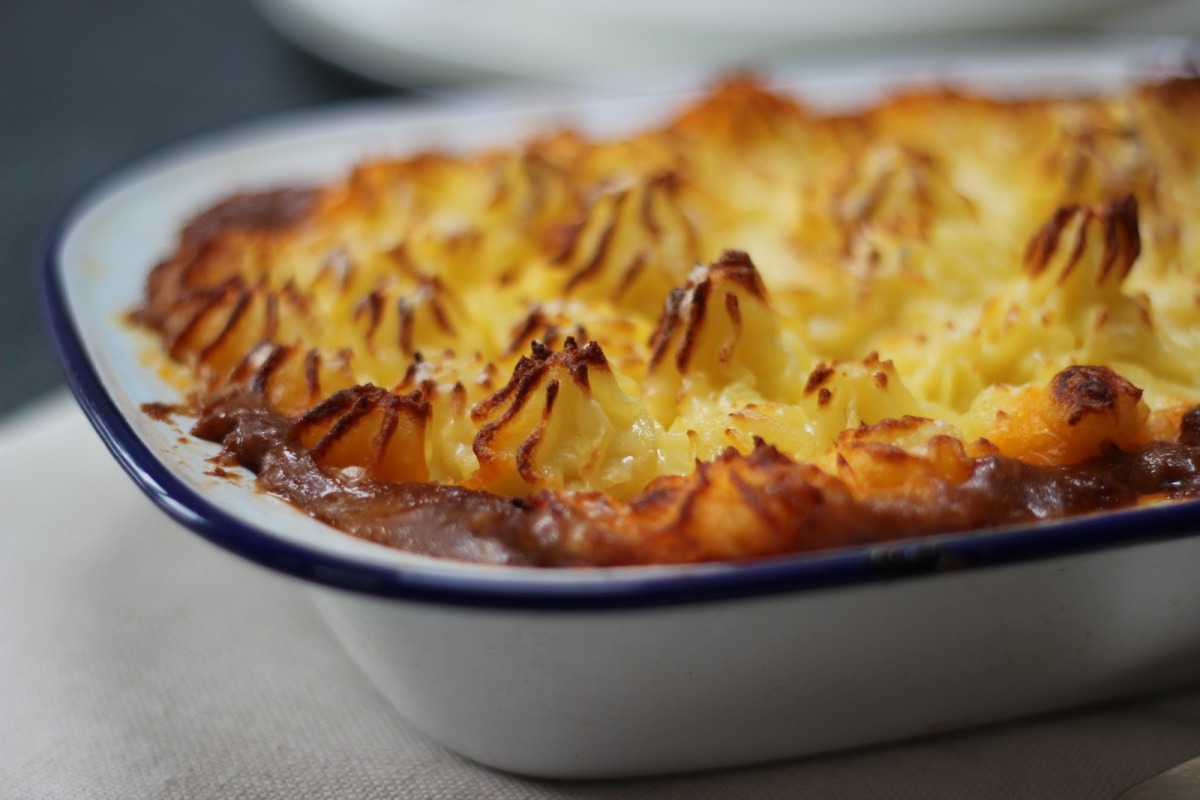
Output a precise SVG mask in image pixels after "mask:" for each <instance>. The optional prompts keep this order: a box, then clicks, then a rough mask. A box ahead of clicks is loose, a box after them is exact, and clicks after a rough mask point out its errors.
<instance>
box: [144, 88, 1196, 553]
mask: <svg viewBox="0 0 1200 800" xmlns="http://www.w3.org/2000/svg"><path fill="white" fill-rule="evenodd" d="M1198 129H1200V81H1197V80H1193V79H1178V80H1172V81H1169V82H1166V83H1161V84H1155V85H1147V86H1141V87H1137V88H1132V89H1130V90H1128V91H1125V92H1124V93H1121V94H1117V95H1113V96H1107V97H1099V98H1069V99H1039V100H1027V101H1005V102H1001V101H996V100H990V99H986V98H983V97H977V96H972V95H967V94H961V93H956V92H953V91H950V90H932V91H921V92H912V93H908V94H904V95H899V96H896V97H894V98H892V99H889V100H887V101H885V102H883V103H881V104H879V105H877V106H875V107H873V108H868V109H864V110H862V111H861V112H860V113H857V114H853V115H846V116H832V115H828V114H823V113H820V112H818V111H816V110H813V109H810V108H808V107H806V106H805V105H804V104H803V103H802V102H800V101H798V100H796V99H793V98H791V97H789V96H786V95H783V94H779V93H774V92H771V91H768V90H767V89H765V88H764V87H763V86H762V85H760V84H759V83H757V82H755V81H754V80H753V79H749V78H734V79H730V80H727V81H725V82H723V83H721V84H720V85H718V86H716V87H715V88H714V89H713V90H712V91H711V92H710V93H708V94H707V95H706V96H705V97H703V98H702V99H700V100H699V101H697V102H695V103H694V104H693V105H691V106H690V107H688V108H686V109H685V110H683V111H682V112H681V113H679V114H678V115H677V116H675V117H674V118H673V119H671V120H670V121H669V122H667V123H666V124H664V125H662V126H661V127H658V128H654V129H651V130H646V131H643V132H640V133H636V134H633V135H630V136H628V137H626V138H622V139H616V140H596V139H591V138H588V137H586V136H584V135H582V134H580V133H578V132H575V131H570V130H559V131H553V132H547V133H546V134H545V135H544V136H542V137H541V138H538V139H535V140H533V141H530V142H526V143H524V144H520V145H514V146H513V147H511V148H510V149H505V150H496V151H490V152H483V153H474V154H469V155H451V154H448V153H436V152H430V153H420V154H417V155H413V156H409V157H404V158H397V159H393V160H374V161H370V162H366V163H363V164H362V165H360V166H359V167H358V168H356V169H355V170H354V171H353V172H352V173H351V174H349V175H348V176H346V177H345V178H344V179H343V180H340V181H337V182H334V183H332V184H330V185H328V186H324V187H321V188H319V189H316V190H311V191H298V190H281V191H278V192H273V193H266V194H259V195H239V196H234V197H232V198H230V199H228V200H226V201H225V202H223V203H222V204H220V205H218V206H216V207H215V208H213V209H211V210H210V211H208V212H206V213H205V214H203V215H201V216H200V217H198V218H197V219H196V220H195V221H193V222H192V223H191V224H190V225H189V226H188V227H187V228H186V229H185V230H184V231H183V233H182V234H181V236H180V239H179V243H178V247H177V248H176V250H175V252H174V253H172V254H171V255H170V256H169V257H168V258H167V259H166V260H164V261H163V262H162V263H161V264H160V265H159V266H157V267H156V268H155V269H154V270H153V272H152V273H151V275H150V277H149V280H148V282H147V289H146V296H145V300H144V303H143V305H142V306H141V308H139V309H138V310H137V311H136V312H135V318H136V319H137V320H138V321H139V322H140V323H141V324H143V325H145V326H148V327H149V328H151V329H153V330H154V331H156V332H157V333H158V334H159V335H160V336H161V339H162V341H163V343H164V346H165V348H166V351H167V352H168V353H169V355H170V357H171V358H173V359H175V360H176V361H179V362H181V363H182V364H184V365H186V366H187V367H188V368H190V372H191V374H192V375H193V376H194V384H193V385H192V387H191V390H192V391H193V393H194V397H195V403H194V409H195V410H203V409H206V408H207V409H212V408H214V407H216V406H219V405H220V404H221V403H228V402H229V400H230V398H240V399H239V401H238V402H239V403H240V405H241V407H243V408H249V407H253V408H254V409H255V413H260V414H262V413H267V414H271V415H274V416H276V417H278V418H280V419H282V420H285V421H287V423H288V424H287V426H286V427H285V428H281V429H280V430H281V431H283V432H281V433H280V434H279V436H280V437H282V438H283V439H288V440H289V441H291V442H292V444H293V445H295V446H297V447H299V448H300V451H302V452H303V453H304V454H306V457H309V458H311V459H312V460H313V462H314V464H315V466H316V468H318V469H320V470H321V471H322V473H323V474H324V475H325V476H326V477H328V478H329V479H330V480H333V481H335V482H340V483H339V485H341V486H350V484H352V483H354V482H356V481H358V482H362V481H372V482H374V483H373V484H372V485H375V484H388V485H392V484H395V485H407V484H413V483H421V484H430V485H433V484H436V485H445V486H457V487H460V488H461V490H463V492H465V493H466V494H462V495H454V496H455V497H458V498H460V499H459V500H455V501H454V502H460V500H461V497H466V496H471V497H474V496H483V495H487V496H495V497H500V498H509V499H510V500H511V502H512V503H515V507H516V508H518V509H520V510H522V512H523V513H525V512H527V513H529V514H533V515H534V516H536V517H537V519H531V520H527V522H526V523H522V524H524V525H525V527H524V528H521V530H523V531H526V533H525V534H521V535H522V536H525V537H526V538H529V537H530V536H532V534H530V533H529V531H534V530H535V528H536V526H537V525H538V524H541V525H542V526H543V528H546V527H547V526H548V525H549V523H546V522H545V520H555V521H556V522H555V523H554V526H557V527H554V526H550V527H554V530H555V531H556V533H555V535H554V537H552V538H553V539H554V542H555V544H554V547H555V548H556V551H555V552H557V553H559V554H563V553H565V554H567V555H565V556H563V557H562V558H561V559H559V560H562V561H566V562H571V561H572V560H581V561H584V562H589V563H610V562H611V563H617V562H625V561H690V560H705V559H713V558H738V557H745V556H752V555H765V554H772V553H780V552H792V551H796V550H802V549H811V548H812V547H820V546H830V545H835V544H844V543H852V542H856V541H872V540H877V539H880V538H886V537H887V536H891V535H904V534H907V533H913V532H927V531H932V530H954V529H958V528H970V527H980V526H983V525H989V524H1002V523H1005V522H1011V521H1022V520H1027V519H1036V518H1041V517H1044V516H1059V515H1062V514H1066V513H1080V512H1081V511H1087V510H1094V509H1096V508H1101V507H1108V506H1110V505H1113V504H1127V503H1129V502H1140V501H1145V500H1146V499H1147V498H1151V499H1152V498H1158V497H1165V496H1177V495H1179V494H1181V493H1188V492H1191V491H1192V489H1190V488H1188V487H1190V486H1191V484H1190V483H1188V481H1189V480H1191V477H1190V475H1191V473H1188V476H1189V477H1186V479H1185V478H1178V479H1167V478H1164V479H1163V480H1161V481H1159V483H1154V484H1153V485H1151V484H1149V483H1148V484H1146V485H1145V486H1142V485H1141V484H1139V488H1133V489H1129V487H1127V486H1126V487H1124V489H1129V492H1131V493H1127V494H1121V492H1120V491H1117V490H1113V491H1114V492H1116V494H1118V495H1120V498H1119V499H1117V500H1112V501H1107V500H1093V501H1088V502H1085V503H1083V504H1082V505H1079V504H1078V503H1077V504H1075V505H1071V504H1070V503H1063V504H1059V505H1058V506H1054V507H1052V508H1049V509H1047V510H1045V511H1044V512H1043V511H1038V510H1037V509H1034V508H1032V506H1031V505H1030V503H1025V504H1024V506H1022V507H1023V508H1025V509H1026V511H1027V512H1028V513H1026V514H1025V515H1024V516H1022V515H1021V514H1020V513H1018V512H1019V509H1017V510H1014V511H1013V512H1012V514H1015V516H1011V515H1010V516H1006V514H1008V513H1009V512H1004V513H1000V512H998V511H997V510H996V509H994V508H993V509H992V511H990V512H989V511H985V510H979V511H977V512H973V513H974V516H972V514H971V513H967V512H965V511H963V508H962V507H961V505H962V504H961V503H959V505H954V503H953V502H951V499H952V498H953V497H958V496H959V495H958V494H955V493H956V492H958V493H960V494H961V493H962V492H968V491H973V489H971V487H978V486H979V485H981V484H980V481H981V480H982V479H981V478H980V475H981V470H985V469H991V468H994V466H995V465H996V464H1004V465H1006V467H1005V468H1006V469H1008V468H1012V469H1018V471H1019V470H1020V469H1025V468H1030V469H1033V468H1056V469H1061V468H1067V467H1071V466H1072V465H1086V466H1081V467H1080V468H1079V470H1076V472H1075V473H1071V474H1081V472H1086V471H1087V470H1089V469H1092V466H1091V465H1092V464H1093V462H1095V461H1096V460H1097V459H1099V460H1103V459H1105V458H1109V459H1111V458H1113V457H1114V453H1116V452H1117V451H1119V452H1120V453H1123V454H1132V455H1133V456H1136V457H1140V456H1141V455H1144V453H1145V452H1147V448H1149V447H1151V446H1152V445H1154V444H1155V443H1174V444H1176V445H1177V446H1178V447H1179V448H1183V449H1184V450H1187V453H1185V455H1187V457H1188V458H1190V457H1191V455H1190V450H1188V448H1190V447H1191V446H1192V443H1190V442H1189V441H1187V440H1188V436H1189V434H1188V433H1187V430H1186V429H1187V428H1188V426H1187V425H1186V424H1185V417H1186V414H1187V412H1188V411H1189V410H1190V409H1192V408H1193V407H1195V406H1197V405H1200V379H1198V376H1197V367H1196V365H1197V364H1200V324H1197V323H1198V322H1200V139H1198V138H1197V137H1196V136H1195V131H1196V130H1198ZM247 397H251V398H253V401H252V402H251V401H248V400H246V398H247ZM226 416H228V415H226ZM233 424H234V423H233V422H229V424H228V425H223V426H218V428H219V433H220V435H221V436H225V435H227V434H228V433H229V432H230V430H231V429H232V428H231V426H232V425H233ZM214 438H219V437H217V436H216V434H214ZM1181 458H1182V456H1181ZM241 460H242V461H243V463H245V458H242V459H241ZM1189 463H1190V462H1189ZM1013 464H1018V465H1021V466H1019V468H1018V467H1015V466H1013ZM989 465H991V466H989ZM1184 471H1185V472H1186V470H1184ZM1021 474H1025V473H1021ZM1031 474H1032V473H1031ZM1038 474H1039V475H1040V474H1042V473H1038ZM1031 480H1032V479H1031ZM1172 481H1174V482H1172ZM1118 482H1119V481H1118ZM993 490H995V487H993ZM1122 491H1123V490H1122ZM781 492H786V493H787V496H786V497H784V496H782V495H781ZM281 493H283V494H285V496H286V495H287V492H282V491H281ZM1101 494H1103V493H1101ZM1109 494H1110V495H1112V494H1113V492H1109ZM447 496H449V495H447ZM1113 496H1114V497H1115V495H1113ZM948 498H951V499H948ZM292 499H296V498H294V497H293V498H292ZM960 499H961V498H960ZM413 502H417V501H415V500H414V501H413ZM446 502H450V501H446ZM954 502H958V501H954ZM1089 503H1090V505H1089ZM301 504H302V505H304V504H303V503H301ZM307 507H308V508H309V510H310V512H312V513H316V514H317V515H318V516H323V517H324V518H328V519H330V520H331V521H333V522H334V524H339V522H338V520H337V519H336V518H335V515H331V514H324V515H323V514H322V513H318V512H317V511H315V510H314V508H315V507H314V506H313V505H311V504H309V505H308V506H307ZM901 507H902V508H903V509H904V511H903V513H901V512H896V513H898V514H900V516H901V517H903V519H904V520H908V521H909V522H910V523H911V524H907V523H906V524H905V525H894V524H892V523H893V522H894V519H893V517H894V516H895V515H894V514H893V517H889V516H888V513H891V512H888V513H884V511H886V510H887V509H891V510H892V511H895V510H896V509H897V508H901ZM841 508H845V509H858V510H859V511H862V509H868V510H870V511H869V513H865V514H857V516H856V515H855V514H851V513H850V512H849V511H847V512H846V513H845V514H842V513H841V512H840V511H838V509H841ZM872 509H873V510H872ZM538 515H540V516H538ZM821 515H825V516H824V517H822V516H821ZM506 518H507V517H506ZM821 519H827V521H826V522H821V521H820V520H821ZM539 520H541V522H539ZM806 520H807V521H806ZM814 520H815V521H814ZM888 520H892V522H889V521H888ZM492 521H493V522H495V521H496V518H493V520H492ZM806 526H807V527H806ZM342 527H349V528H353V527H354V526H353V525H346V524H343V525H342ZM477 527H478V530H477V529H476V528H472V529H471V531H472V533H471V534H470V535H472V536H485V535H486V531H485V528H486V527H487V526H486V525H485V524H484V523H483V522H481V523H480V525H479V526H477ZM517 527H518V528H520V527H521V526H520V525H518V526H517ZM883 528H890V529H889V530H883ZM819 531H826V533H823V534H820V535H817V533H816V532H819ZM526 534H528V535H526ZM372 536H373V538H379V539H381V540H385V539H387V536H386V535H385V534H379V535H372ZM514 536H516V534H514ZM517 538H520V536H517ZM534 538H536V537H534ZM510 539H512V537H510ZM513 541H515V540H513ZM535 560H537V559H535ZM551 560H555V559H551Z"/></svg>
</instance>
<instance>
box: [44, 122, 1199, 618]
mask: <svg viewBox="0 0 1200 800" xmlns="http://www.w3.org/2000/svg"><path fill="white" fill-rule="evenodd" d="M363 105H371V106H375V105H376V104H362V103H356V104H353V107H356V108H358V107H362V106H363ZM339 108H342V107H339V106H332V107H329V106H327V107H325V108H323V109H317V110H316V111H315V112H314V110H313V109H306V110H302V111H300V112H298V113H296V112H293V113H292V114H284V115H273V116H271V117H268V118H265V119H260V120H254V121H251V122H250V123H248V124H245V123H244V124H242V125H236V126H230V127H229V128H226V129H222V131H221V132H226V131H229V132H232V133H234V134H237V133H243V132H248V131H254V130H255V129H260V131H259V133H260V137H261V138H266V139H269V138H271V137H280V136H286V135H288V133H289V132H291V133H293V134H294V133H295V132H296V131H297V130H305V126H306V125H309V126H311V125H313V123H314V122H315V123H318V124H319V123H320V122H321V121H323V120H324V121H328V119H329V117H330V116H332V115H333V114H335V113H336V111H337V110H339ZM448 113H449V114H452V113H453V109H452V108H450V109H448ZM396 114H397V117H398V118H399V117H402V116H403V115H404V112H403V110H399V111H397V112H396ZM264 122H266V123H267V124H265V125H264V124H263V123H264ZM221 132H218V135H217V136H214V135H213V133H211V132H210V133H208V134H201V135H198V136H189V137H184V138H182V139H180V140H177V141H176V142H174V143H172V144H169V145H167V146H165V147H160V148H157V149H155V150H154V151H152V152H150V153H148V154H145V155H143V156H142V157H140V158H137V159H134V160H132V161H130V162H127V163H125V164H122V165H120V166H118V167H116V168H114V169H112V170H110V171H108V172H106V173H105V174H104V175H102V176H101V177H100V178H98V179H96V180H94V181H92V182H91V183H90V184H89V185H88V186H87V187H86V188H85V189H84V190H83V191H82V192H80V193H79V194H78V195H77V196H76V198H75V199H74V200H73V201H72V202H70V203H69V204H68V205H67V206H66V208H65V209H64V210H63V211H62V212H61V213H60V215H59V217H58V218H57V220H56V221H55V222H54V224H53V225H52V227H51V228H50V231H49V233H48V235H47V236H46V238H45V240H44V244H43V248H42V253H41V259H40V263H39V279H40V289H41V303H42V310H43V314H44V317H45V319H46V321H47V324H48V327H49V329H50V333H51V338H52V340H53V342H54V346H55V348H56V351H57V353H58V357H59V361H60V363H61V364H62V366H63V369H64V373H65V375H66V378H67V382H68V384H69V386H70V388H71V391H72V393H73V394H74V396H75V398H76V400H77V401H78V403H79V405H80V407H81V408H82V409H83V411H84V414H85V415H86V417H87V418H88V420H89V422H90V423H91V424H92V426H93V427H94V428H95V430H96V432H97V433H98V434H99V436H100V438H101V440H102V441H103V442H104V444H105V446H106V447H107V448H108V450H109V451H110V453H111V454H112V455H113V456H114V458H115V459H116V461H117V462H118V463H119V464H120V465H121V467H122V468H123V469H124V470H125V471H126V473H127V474H128V475H129V476H130V478H131V479H132V480H133V481H134V483H135V484H136V485H137V486H138V487H139V488H140V489H141V490H142V491H143V493H145V494H146V495H147V496H148V497H149V498H150V500H151V501H152V502H153V503H154V504H155V505H156V506H157V507H158V508H159V509H160V510H161V511H163V512H165V513H166V514H167V516H169V517H170V518H172V519H174V520H175V521H176V522H178V523H180V524H182V525H183V526H184V527H186V528H188V529H189V530H191V531H192V532H194V533H196V534H198V535H199V536H201V537H202V538H204V539H206V540H207V541H209V542H211V543H213V544H215V545H217V546H219V547H221V548H223V549H225V550H228V551H230V552H232V553H235V554H237V555H239V556H242V557H243V558H246V559H247V560H249V561H251V562H254V563H256V564H259V565H260V566H264V567H267V568H269V569H272V570H275V571H278V572H282V573H284V574H287V575H291V576H293V577H296V578H300V579H302V580H307V581H311V582H314V583H317V584H321V585H324V586H329V587H334V588H339V589H345V590H350V591H353V592H357V593H360V594H366V595H372V596H378V597H385V598H394V599H403V600H413V601H419V602H426V603H437V604H442V605H448V606H460V607H476V608H479V607H488V608H505V609H524V610H538V611H605V610H619V609H639V608H650V607H660V606H678V605H689V604H694V603H706V602H716V601H722V600H730V599H735V598H738V599H740V598H760V597H769V596H776V595H780V594H790V593H800V592H808V591H816V590H822V589H831V588H847V587H854V586H876V585H880V584H882V583H886V582H890V581H894V580H897V579H902V578H909V579H911V578H915V577H918V576H923V575H925V576H928V575H931V574H937V573H944V572H950V571H961V570H967V569H983V568H993V567H1000V566H1004V565H1010V564H1019V563H1024V562H1030V561H1041V560H1046V559H1050V558H1055V557H1062V556H1070V555H1077V554H1083V553H1086V552H1092V551H1097V550H1106V549H1110V548H1114V547H1122V546H1133V545H1136V544H1140V543H1148V542H1154V541H1163V540H1167V539H1173V538H1180V537H1183V536H1187V535H1195V534H1197V533H1200V499H1193V500H1182V501H1174V502H1167V503H1162V504H1158V505H1152V506H1143V507H1135V508H1126V509H1119V510H1114V511H1107V512H1098V513H1095V514H1089V515H1084V516H1079V517H1072V518H1067V519H1062V520H1054V521H1047V522H1042V523H1034V524H1030V525H1021V526H1010V527H1005V528H996V529H991V530H986V531H976V532H958V533H946V534H939V535H936V536H928V537H920V538H913V539H905V540H900V541H895V542H886V543H880V544H867V545H858V546H853V547H845V548H838V549H832V550H824V551H815V552H810V553H800V554H794V555H788V556H780V557H774V558H770V559H763V560H755V561H748V562H724V563H721V564H716V565H699V566H696V565H679V566H666V567H663V566H656V567H618V568H583V569H579V570H571V571H570V572H567V571H565V570H562V569H545V570H538V569H528V568H516V567H507V566H499V567H496V568H495V572H494V573H489V574H481V573H480V572H479V571H473V570H466V569H463V565H462V564H460V563H458V562H454V561H450V560H437V559H429V562H430V563H429V564H428V565H426V564H424V563H417V564H395V563H383V562H382V561H378V560H372V559H371V558H369V557H367V556H363V557H354V556H348V555H344V554H337V553H331V552H324V551H322V550H321V549H320V548H318V547H314V546H310V545H307V544H305V543H302V542H296V541H289V540H286V539H284V538H281V537H280V536H278V535H276V534H274V533H272V530H271V526H270V525H266V526H264V525H260V524H256V523H251V522H249V521H247V520H244V519H242V518H240V517H238V516H236V515H234V514H231V513H229V512H228V511H226V510H224V509H222V508H220V507H219V506H218V505H216V504H215V503H213V502H211V501H209V500H207V499H206V498H205V497H203V496H202V495H201V494H200V493H199V492H198V491H197V490H196V489H195V488H193V487H191V486H189V485H188V484H187V482H186V481H185V480H184V479H183V478H182V477H180V476H179V475H177V474H176V473H175V472H174V471H173V470H172V469H171V468H170V467H169V466H167V465H166V464H165V463H164V462H163V460H162V459H161V458H160V457H159V456H158V455H156V452H155V450H154V448H152V447H151V445H150V444H149V443H147V442H146V441H144V440H143V439H142V438H141V437H140V436H139V435H138V434H137V432H136V431H135V429H134V427H133V426H132V424H131V422H130V418H129V416H128V415H127V412H126V411H124V410H122V408H121V407H120V405H119V404H118V403H117V401H116V400H114V399H113V396H112V394H111V393H110V391H109V389H108V388H107V387H106V386H105V385H104V382H103V379H102V378H101V377H100V374H99V372H98V370H97V367H96V364H95V363H94V362H93V361H92V359H91V357H90V356H89V355H88V353H87V350H86V348H85V347H84V344H83V338H82V333H81V331H80V329H79V327H78V325H79V323H78V320H77V319H76V318H75V317H74V315H73V314H72V311H71V308H70V304H69V301H68V299H67V289H66V286H67V275H66V271H67V264H66V260H65V258H64V254H63V245H64V243H65V242H66V240H67V238H68V237H69V235H70V234H71V233H72V231H73V230H74V228H75V226H76V225H77V224H78V223H79V222H80V221H81V220H82V219H83V218H84V216H85V212H86V211H88V210H89V209H91V208H94V207H96V206H98V205H99V204H100V203H101V202H102V201H103V200H105V199H106V198H108V197H110V196H112V195H113V194H114V193H115V192H116V191H118V190H120V189H123V188H128V187H129V186H133V185H138V184H140V183H142V182H144V181H146V180H148V179H150V178H152V177H154V176H155V175H158V174H160V173H161V172H162V171H163V170H165V169H168V168H169V167H170V166H171V165H172V164H178V163H180V162H181V161H183V162H186V161H187V157H186V155H185V154H186V153H188V152H189V151H191V150H196V149H200V150H205V145H210V148H209V149H215V150H217V151H218V152H219V150H220V148H221V147H222V146H226V147H227V146H228V144H227V141H223V140H222V138H221V136H220V133H221ZM236 138H237V137H236V136H234V137H230V140H233V139H236ZM197 146H198V147H197ZM205 152H207V150H205ZM209 155H210V156H211V155H213V154H212V153H209ZM128 413H141V412H140V410H139V409H132V410H131V411H130V412H128ZM330 531H331V533H333V534H335V535H338V536H344V535H347V534H343V533H341V532H339V531H336V529H333V528H330ZM1147 531H1149V533H1147ZM470 566H472V567H476V566H477V565H470ZM564 573H566V574H572V575H585V576H587V578H586V579H585V580H579V581H573V582H568V581H565V580H563V579H562V576H563V574H564ZM539 575H545V576H553V579H546V578H539Z"/></svg>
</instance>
